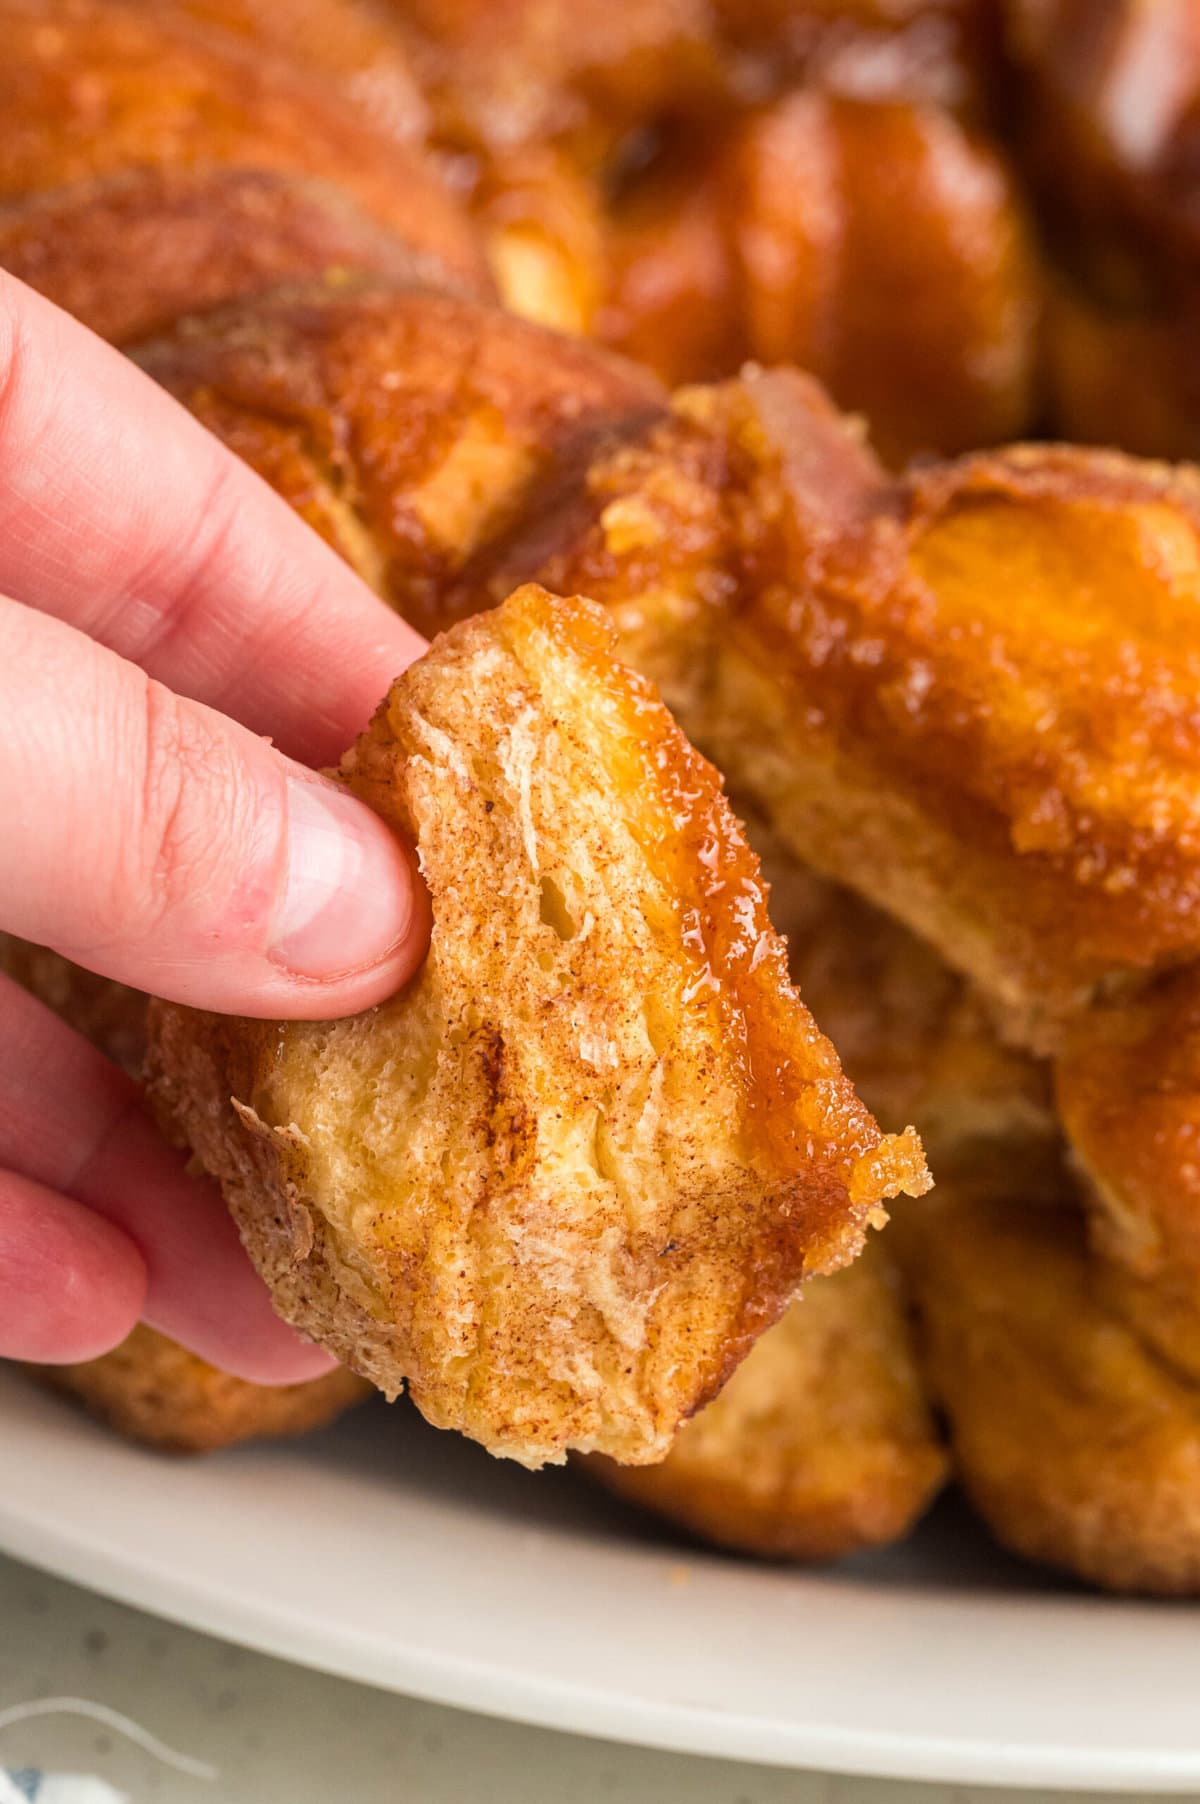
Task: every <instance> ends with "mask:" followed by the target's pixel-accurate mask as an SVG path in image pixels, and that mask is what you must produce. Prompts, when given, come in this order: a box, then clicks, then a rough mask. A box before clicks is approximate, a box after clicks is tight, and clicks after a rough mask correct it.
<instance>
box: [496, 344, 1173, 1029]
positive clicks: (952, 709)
mask: <svg viewBox="0 0 1200 1804" xmlns="http://www.w3.org/2000/svg"><path fill="white" fill-rule="evenodd" d="M588 488H589V495H590V498H591V501H592V508H591V511H590V512H586V511H584V512H582V513H581V510H580V509H579V507H578V506H576V509H575V512H574V514H573V515H572V514H569V513H564V514H562V515H561V516H560V527H561V538H562V541H563V543H562V544H561V545H560V546H558V547H556V546H555V544H554V539H553V534H552V533H551V531H550V530H549V528H546V527H543V529H542V531H541V534H540V541H539V540H537V539H536V538H534V539H530V540H527V541H526V544H530V543H534V544H538V545H540V548H543V549H544V550H545V552H546V555H545V559H544V562H543V564H542V565H541V566H540V567H539V569H538V572H537V574H538V575H539V576H541V577H542V579H543V580H548V581H550V582H553V583H556V584H561V585H562V586H564V587H574V586H578V587H580V588H583V589H585V590H588V591H590V592H592V593H595V594H598V596H599V598H600V599H602V600H606V601H607V600H609V599H610V598H611V597H614V596H615V597H619V598H620V602H619V606H618V618H619V619H620V618H621V612H620V609H621V608H622V607H623V608H625V609H626V611H627V614H628V615H629V616H631V617H633V619H634V622H635V624H634V628H633V631H634V639H633V641H632V642H631V643H632V644H633V646H634V650H633V655H634V657H635V661H636V658H637V650H636V619H637V617H639V616H640V617H641V618H642V619H643V620H644V621H645V623H646V625H647V628H648V631H649V632H650V634H651V636H652V637H654V638H656V639H657V640H658V645H657V649H656V651H655V653H654V656H655V658H656V660H657V665H656V669H662V668H665V667H667V666H669V665H671V664H672V663H673V664H675V665H676V667H677V668H678V669H679V670H680V671H681V673H682V677H681V680H680V681H678V682H676V683H672V682H667V683H665V685H664V687H665V689H666V692H667V693H668V695H669V698H670V700H671V702H672V705H673V706H675V707H676V708H677V710H678V711H679V713H680V718H681V720H682V721H683V724H684V726H685V728H686V729H687V731H688V732H689V734H690V736H691V737H692V738H693V739H694V740H695V741H696V742H697V743H698V744H700V745H701V746H702V747H703V748H704V749H705V750H706V751H707V752H709V754H710V755H711V756H713V757H714V759H715V761H716V762H717V763H718V765H719V766H720V767H721V768H722V769H723V770H724V771H725V772H726V774H727V775H728V776H729V778H730V781H731V783H732V785H733V787H734V788H735V789H736V790H737V791H738V793H739V794H744V795H746V796H748V797H750V798H752V799H753V801H754V803H755V805H756V806H757V807H758V809H759V810H760V812H762V813H764V814H765V815H766V816H768V818H769V819H770V820H771V822H772V825H773V827H774V830H775V831H776V833H777V834H778V835H779V836H780V837H781V839H782V840H783V842H784V843H785V844H786V845H787V846H788V847H789V849H790V850H791V851H792V852H793V853H795V854H796V855H798V856H799V857H801V858H802V859H805V860H808V861H809V862H811V863H813V864H814V865H816V866H817V867H818V868H820V869H823V870H824V871H825V872H826V873H827V874H829V875H831V876H834V877H836V878H838V879H839V880H840V881H843V882H845V883H848V884H849V885H851V886H852V887H854V888H856V889H857V890H859V891H860V892H861V893H863V894H864V895H866V896H867V897H868V898H869V899H871V900H873V901H875V902H876V903H877V904H879V905H881V906H883V907H885V908H887V909H889V910H890V911H891V912H892V913H894V914H895V915H897V916H898V917H899V918H900V919H902V920H904V921H906V922H907V923H908V924H909V925H910V926H911V927H913V928H915V929H916V930H917V931H918V932H920V933H921V934H922V935H923V937H925V938H927V939H928V940H930V941H931V942H932V943H933V944H934V945H936V946H937V947H938V949H939V950H940V951H941V952H942V953H943V954H944V955H945V956H946V957H947V959H948V960H949V961H950V963H951V964H953V965H956V966H957V967H958V968H959V969H961V970H962V971H963V972H964V973H965V974H966V975H968V976H970V977H971V978H973V979H974V980H975V981H976V983H977V984H978V986H979V988H980V989H981V990H982V991H983V992H984V993H985V994H986V995H988V996H989V997H990V998H991V1000H992V1002H993V1003H994V1005H995V1006H996V1007H997V1008H999V1009H1000V1010H1001V1011H1002V1012H1003V1014H1004V1015H1005V1017H1006V1020H1007V1023H1008V1026H1009V1030H1010V1031H1011V1032H1013V1033H1014V1034H1015V1035H1016V1036H1017V1037H1019V1038H1021V1039H1022V1040H1025V1041H1028V1042H1031V1043H1033V1044H1034V1045H1035V1046H1036V1047H1037V1048H1038V1049H1041V1050H1046V1049H1052V1048H1053V1046H1054V1045H1055V1044H1056V1043H1057V1041H1058V1040H1059V1039H1060V1038H1061V1033H1062V1031H1063V1024H1064V1022H1065V1021H1066V1020H1067V1019H1069V1018H1070V1016H1071V1015H1072V1014H1073V1013H1074V1012H1076V1011H1077V1010H1078V1009H1080V1008H1081V1007H1083V1006H1085V1005H1086V1004H1087V1003H1088V1002H1089V1001H1090V1000H1091V999H1092V997H1093V996H1094V995H1095V994H1096V993H1097V991H1100V990H1104V989H1111V988H1114V987H1120V986H1122V985H1125V984H1128V983H1130V982H1133V981H1135V980H1140V979H1141V978H1142V977H1143V976H1144V975H1146V974H1149V973H1152V972H1153V971H1154V970H1156V969H1161V968H1165V967H1167V966H1170V965H1171V964H1173V963H1178V962H1180V961H1181V960H1184V959H1187V958H1189V957H1191V956H1193V955H1194V954H1195V953H1196V951H1197V950H1198V949H1200V939H1198V935H1197V932H1196V929H1195V925H1194V923H1195V921H1196V919H1197V903H1198V902H1200V889H1198V883H1200V863H1198V860H1197V853H1198V852H1200V817H1198V816H1197V814H1196V812H1195V809H1194V807H1193V803H1192V794H1193V789H1194V785H1195V779H1196V773H1197V769H1198V759H1200V735H1198V733H1197V731H1196V721H1197V718H1198V714H1197V692H1198V684H1200V627H1198V625H1197V623H1198V622H1200V609H1198V608H1197V605H1196V603H1197V597H1198V590H1200V536H1198V529H1200V485H1198V483H1197V480H1196V478H1195V476H1194V475H1193V474H1192V473H1190V472H1189V471H1187V470H1171V469H1168V468H1166V467H1164V466H1160V465H1154V464H1145V463H1138V462H1136V461H1134V460H1132V459H1127V458H1122V457H1118V456H1115V455H1105V454H1101V453H1098V452H1083V451H1071V450H1067V449H1064V448H1061V447H1056V446H1028V447H1016V448H1014V449H1012V450H1009V451H1004V452H996V453H982V454H978V455H976V456H973V457H967V458H963V459H961V460H958V461H956V462H952V463H948V464H944V465H938V466H934V467H932V468H931V469H929V470H925V471H918V472H915V473H913V474H912V475H911V476H909V477H907V478H905V479H902V480H899V481H895V482H890V481H888V480H887V479H886V478H885V477H884V476H883V475H882V473H881V472H880V470H879V467H878V465H876V464H875V463H874V462H873V460H872V459H871V457H870V455H869V453H868V452H867V451H866V450H865V449H864V448H863V446H862V445H861V442H860V441H859V440H858V438H857V437H856V436H855V435H854V434H853V433H852V432H851V430H850V429H849V428H848V427H847V426H846V424H845V422H843V421H842V420H840V419H839V417H838V416H837V415H836V414H835V413H834V412H833V410H832V409H831V408H830V407H829V405H828V403H827V402H826V401H824V399H823V398H822V397H821V396H820V394H819V392H818V391H815V390H814V389H813V387H812V386H811V385H809V384H806V383H804V381H803V379H801V378H798V377H795V376H788V375H786V374H783V373H781V374H779V375H767V376H764V375H754V374H750V375H748V376H747V377H745V378H743V380H742V381H741V382H739V383H736V384H727V385H724V386H722V387H720V388H717V389H714V390H699V391H686V392H685V393H684V394H683V395H682V396H681V397H679V398H677V400H676V403H675V418H674V420H673V421H672V422H671V423H670V424H669V425H667V426H664V427H661V428H655V429H652V431H651V433H650V434H649V436H648V437H646V438H644V439H643V440H642V441H641V442H640V443H639V444H638V445H637V446H636V447H634V448H631V447H629V446H626V447H623V448H621V449H619V450H617V451H615V452H614V453H613V454H612V455H610V456H609V457H607V458H602V459H600V460H599V461H598V463H597V464H595V465H594V466H593V468H592V470H591V472H590V473H589V478H588ZM680 547H682V548H684V549H683V550H682V551H681V550H680ZM522 549H523V548H522V547H520V546H518V548H517V550H518V552H520V551H521V550H522ZM693 553H694V555H693ZM517 561H519V560H518V559H514V558H513V557H511V556H510V557H508V558H507V559H502V560H501V568H502V570H503V576H504V580H509V579H511V578H512V577H513V576H514V575H515V574H517V571H516V568H515V563H516V562H517ZM631 598H632V599H631Z"/></svg>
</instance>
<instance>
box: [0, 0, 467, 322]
mask: <svg viewBox="0 0 1200 1804" xmlns="http://www.w3.org/2000/svg"><path fill="white" fill-rule="evenodd" d="M3 27H4V56H3V59H2V60H0V117H2V118H3V120H4V132H3V136H2V138H0V199H3V200H14V199H20V198H21V197H23V196H25V195H28V194H40V193H45V192H46V191H47V190H48V189H54V188H61V187H70V186H73V185H75V184H78V183H80V182H85V181H88V180H92V179H95V178H97V177H103V176H109V175H113V174H116V173H119V172H122V171H126V170H128V169H130V168H138V167H145V166H149V167H151V168H157V169H163V170H174V171H181V170H187V169H196V168H205V167H206V168H210V169H212V168H220V169H232V168H251V169H259V170H266V171H273V172H276V173H281V174H285V175H291V176H297V177H307V178H313V179H316V180H319V181H325V182H329V183H331V184H334V185H336V186H338V187H340V188H341V189H343V190H344V192H345V193H346V195H347V196H349V197H350V199H352V200H353V201H355V202H356V203H357V204H358V205H359V206H360V207H361V208H362V210H363V212H364V213H366V214H367V215H368V217H370V218H371V219H373V220H375V221H376V223H377V224H379V225H380V226H382V227H385V228H386V229H388V230H389V231H392V232H394V233H395V234H396V235H397V237H398V238H400V240H401V241H402V242H404V243H406V244H408V245H410V246H412V247H414V248H415V249H416V250H418V251H419V252H420V253H421V254H422V255H423V256H425V257H427V258H429V259H430V261H431V262H434V263H436V264H437V265H438V267H440V268H444V269H445V270H446V271H448V272H449V273H450V274H451V275H452V276H455V277H457V278H459V279H460V280H462V281H464V282H466V283H468V284H472V285H474V286H476V287H478V286H479V285H480V284H481V283H484V284H486V274H485V271H484V268H483V262H482V255H481V251H480V247H479V245H478V242H477V240H476V237H475V234H474V232H473V231H472V229H471V227H470V224H469V222H468V221H467V219H466V217H465V215H464V214H463V212H462V211H461V209H460V208H459V207H458V205H457V204H456V202H455V201H454V199H453V197H452V196H451V194H450V193H449V191H448V190H447V188H446V187H445V185H444V183H443V182H442V181H441V180H440V179H439V177H438V176H437V174H436V172H435V170H434V169H433V167H432V165H430V164H428V163H427V162H426V161H425V159H424V157H423V154H422V152H421V151H420V149H419V147H417V146H415V145H407V144H402V143H399V142H397V141H396V140H395V139H394V138H393V137H391V136H389V135H387V134H384V133H376V132H374V131H372V129H371V128H370V127H369V126H367V125H365V124H362V123H360V122H359V120H358V119H356V118H355V115H354V111H353V109H352V108H350V107H348V106H347V105H346V104H345V103H344V102H342V101H341V100H340V99H339V98H338V97H337V96H336V95H335V94H333V93H332V92H331V90H330V89H329V88H328V87H327V86H326V85H324V84H322V83H320V82H318V81H312V80H308V79H307V78H306V77H305V75H304V73H303V72H302V71H301V70H298V69H297V68H295V67H294V66H293V65H292V64H291V63H288V62H284V61H281V60H278V59H275V58H273V57H272V56H271V55H270V54H268V53H266V52H263V51H262V50H257V51H249V50H243V49H242V48H241V47H240V46H239V45H238V44H237V43H236V41H235V40H233V39H231V38H225V37H219V36H212V35H209V34H205V33H204V32H202V31H197V30H195V29H193V28H191V27H190V26H189V24H188V22H187V21H186V20H184V19H182V18H180V17H179V16H178V15H177V14H173V15H168V14H167V13H165V12H163V11H161V10H160V9H157V8H150V7H142V6H135V5H123V4H121V3H120V0H53V3H52V0H4V11H3Z"/></svg>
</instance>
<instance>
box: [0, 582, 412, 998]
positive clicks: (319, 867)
mask: <svg viewBox="0 0 1200 1804" xmlns="http://www.w3.org/2000/svg"><path fill="white" fill-rule="evenodd" d="M0 672H3V676H0V709H2V711H3V718H4V722H5V752H4V757H3V759H2V760H0V818H3V820H4V822H5V849H6V857H5V860H4V865H3V868H2V869H0V926H3V927H6V928H8V929H9V930H10V931H12V932H14V933H18V934H20V935H22V936H23V937H25V938H27V939H33V940H36V941H38V942H40V943H41V944H43V945H48V946H52V947H53V948H54V949H55V950H56V951H59V952H62V953H64V954H65V955H66V956H67V957H69V958H72V959H74V960H75V961H76V963H78V964H83V965H87V966H89V967H90V968H91V969H92V970H95V971H100V972H102V973H103V974H104V975H105V976H108V977H114V978H117V979H119V980H120V981H121V982H123V983H128V984H132V985H134V986H135V987H136V988H138V989H143V990H150V991H152V992H153V993H154V994H155V995H158V996H165V997H167V998H169V999H171V1000H172V1001H176V1002H185V1003H190V1004H192V1005H194V1006H196V1007H202V1008H211V1009H217V1010H222V1011H227V1012H233V1013H238V1014H250V1015H268V1016H279V1017H307V1018H311V1019H319V1018H321V1017H323V1016H334V1015H343V1014H350V1013H353V1012H354V1011H356V1010H358V1009H362V1008H366V1007H368V1006H370V1005H371V1004H372V1003H375V1002H379V1001H381V1000H382V999H383V998H384V997H386V996H388V995H390V994H391V993H392V992H393V991H395V990H396V989H397V988H398V987H399V986H400V984H402V983H403V982H404V981H405V980H406V979H407V978H408V977H409V976H411V974H412V972H413V971H414V969H415V968H416V966H417V964H418V963H419V962H420V959H421V957H422V955H423V952H424V948H425V942H426V939H427V912H426V903H425V897H424V891H423V888H422V886H421V883H420V879H419V877H418V876H417V875H416V871H415V867H414V863H413V861H412V859H411V857H410V855H409V853H408V852H407V850H406V849H405V848H404V847H402V846H401V845H400V844H399V842H398V841H397V840H396V839H395V838H394V837H393V835H392V834H391V832H390V831H389V830H388V828H386V827H385V826H384V824H383V823H382V821H380V820H379V819H378V817H377V816H376V815H374V814H373V813H372V812H371V810H370V809H368V808H367V807H365V806H364V804H363V803H361V802H359V801H358V800H356V798H355V797H353V796H351V795H349V794H347V793H346V792H345V791H344V790H342V789H340V788H339V787H338V786H337V785H336V784H333V783H330V782H328V781H326V780H325V779H323V778H321V777H317V776H315V775H314V774H313V773H312V772H311V771H308V770H306V769H305V768H304V767H303V766H302V765H299V764H295V763H293V762H291V761H290V760H289V759H286V758H284V757H283V756H282V755H281V754H280V753H278V752H276V751H274V750H273V749H272V747H271V746H270V745H269V744H268V743H267V742H266V741H265V740H262V739H259V738H257V737H256V736H255V735H254V734H253V733H250V732H248V731H247V730H246V729H245V728H244V727H240V726H238V725H237V724H236V723H234V722H233V721H230V720H227V719H226V718H225V717H224V716H223V715H221V714H218V713H216V712H214V711H213V710H212V709H210V708H206V707H203V706H202V705H200V704H199V703H196V702H192V701H187V700H184V699H181V698H180V697H178V696H175V695H173V694H172V693H171V691H169V690H167V689H164V688H162V687H161V686H160V685H159V684H157V683H154V682H151V681H150V679H149V678H147V677H146V676H145V675H144V673H143V672H142V671H140V670H139V669H138V668H137V667H136V666H135V665H132V664H128V663H126V662H125V661H124V660H122V659H121V658H118V657H116V656H115V655H114V654H113V653H111V652H109V651H106V650H104V649H103V648H102V647H100V646H97V645H95V644H93V643H92V642H91V641H90V640H88V639H86V638H85V637H84V636H83V635H82V634H79V633H77V632H75V631H74V630H73V629H72V628H70V627H67V626H64V625H63V624H62V623H61V622H60V621H57V620H54V619H51V618H49V617H48V616H46V615H43V614H40V613H37V612H35V611H34V610H32V609H28V608H25V607H23V606H21V605H20V603H18V602H13V601H9V600H7V599H5V598H0Z"/></svg>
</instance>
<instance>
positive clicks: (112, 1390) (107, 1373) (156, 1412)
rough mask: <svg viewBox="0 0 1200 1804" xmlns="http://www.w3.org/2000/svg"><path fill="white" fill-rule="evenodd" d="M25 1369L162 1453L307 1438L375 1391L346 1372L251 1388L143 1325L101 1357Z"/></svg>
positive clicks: (199, 1451)
mask: <svg viewBox="0 0 1200 1804" xmlns="http://www.w3.org/2000/svg"><path fill="white" fill-rule="evenodd" d="M26 1369H27V1370H28V1371H29V1373H30V1375H31V1376H32V1377H35V1378H36V1379H37V1381H38V1383H39V1384H44V1385H47V1386H48V1387H49V1388H50V1389H51V1390H57V1391H65V1392H66V1393H67V1395H68V1396H70V1397H73V1398H75V1399H76V1400H77V1401H78V1402H79V1403H82V1404H83V1406H84V1408H85V1409H86V1410H87V1411H88V1413H89V1415H93V1416H96V1417H98V1418H99V1419H100V1420H101V1421H102V1422H107V1423H108V1425H109V1426H110V1427H111V1428H114V1429H116V1431H117V1433H118V1434H123V1435H127V1436H128V1437H129V1439H131V1440H134V1441H144V1442H145V1443H146V1445H147V1446H149V1447H157V1448H159V1449H160V1450H161V1451H162V1452H164V1453H212V1452H215V1451H216V1449H218V1448H220V1447H232V1446H234V1445H236V1443H237V1442H239V1441H249V1440H262V1439H270V1438H273V1437H275V1436H286V1435H298V1434H306V1433H308V1432H309V1431H310V1430H311V1429H314V1428H323V1427H324V1426H325V1425H326V1423H328V1422H332V1421H333V1420H334V1419H335V1418H336V1417H337V1416H340V1415H341V1414H342V1413H343V1411H344V1410H347V1409H349V1408H350V1407H351V1405H352V1404H355V1403H358V1402H360V1401H362V1399H364V1398H365V1397H368V1396H370V1394H371V1389H372V1387H371V1386H370V1385H369V1384H368V1383H367V1382H366V1381H365V1379H362V1378H359V1377H358V1376H357V1374H356V1373H354V1372H348V1371H346V1370H345V1369H344V1368H342V1367H338V1368H337V1369H336V1370H334V1371H332V1372H330V1373H329V1374H328V1376H327V1377H325V1378H313V1379H309V1380H308V1382H307V1383H304V1384H283V1385H275V1386H268V1385H262V1384H248V1383H247V1382H246V1380H245V1379H243V1378H233V1377H231V1376H230V1375H229V1373H228V1372H218V1371H217V1370H216V1368H215V1367H214V1366H210V1365H209V1364H207V1362H206V1361H205V1360H203V1359H198V1358H197V1357H196V1355H195V1354H194V1353H187V1352H185V1351H184V1349H183V1348H182V1347H180V1346H177V1345H176V1343H175V1342H174V1341H172V1340H168V1339H167V1338H166V1336H165V1335H162V1334H157V1333H156V1332H155V1331H154V1329H153V1328H147V1327H146V1326H145V1325H142V1326H140V1327H137V1328H135V1329H134V1331H133V1333H132V1334H131V1335H130V1336H129V1338H128V1339H127V1340H124V1341H122V1343H121V1345H120V1346H119V1347H115V1348H114V1349H113V1351H112V1352H111V1353H106V1354H105V1355H104V1356H103V1358H101V1359H89V1360H86V1361H84V1363H83V1364H82V1365H66V1366H29V1367H27V1368H26Z"/></svg>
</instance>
